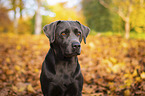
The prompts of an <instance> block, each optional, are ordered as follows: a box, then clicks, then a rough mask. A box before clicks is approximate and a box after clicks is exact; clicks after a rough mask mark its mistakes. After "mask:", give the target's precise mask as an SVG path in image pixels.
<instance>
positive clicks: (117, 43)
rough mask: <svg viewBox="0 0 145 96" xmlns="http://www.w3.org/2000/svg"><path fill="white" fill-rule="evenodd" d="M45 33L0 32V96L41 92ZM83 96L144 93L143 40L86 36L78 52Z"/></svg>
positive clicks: (34, 95) (30, 95) (36, 95)
mask: <svg viewBox="0 0 145 96" xmlns="http://www.w3.org/2000/svg"><path fill="white" fill-rule="evenodd" d="M48 50H49V41H48V38H47V37H46V36H44V35H40V36H34V35H12V34H1V35H0V96H42V92H41V88H40V81H39V76H40V72H41V65H42V62H43V60H44V58H45V55H46V53H47V52H48ZM78 58H79V62H80V65H81V70H82V73H83V76H84V86H83V96H145V40H136V39H129V40H126V39H124V38H122V37H119V36H110V37H101V36H97V35H96V36H88V38H87V44H84V43H83V42H82V51H81V55H79V56H78Z"/></svg>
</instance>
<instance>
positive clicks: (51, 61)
mask: <svg viewBox="0 0 145 96" xmlns="http://www.w3.org/2000/svg"><path fill="white" fill-rule="evenodd" d="M48 53H49V54H47V56H46V58H45V61H46V66H47V67H49V66H51V68H53V69H51V70H52V73H54V74H56V72H57V70H59V69H65V70H66V69H68V70H70V72H73V73H74V72H75V69H76V67H77V63H78V58H77V56H73V57H65V56H62V57H60V56H58V55H56V54H55V51H54V50H53V49H52V48H50V50H49V52H48ZM60 65H63V67H62V66H60ZM53 70H55V71H53ZM66 71H67V70H66Z"/></svg>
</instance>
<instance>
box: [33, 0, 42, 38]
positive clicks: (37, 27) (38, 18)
mask: <svg viewBox="0 0 145 96" xmlns="http://www.w3.org/2000/svg"><path fill="white" fill-rule="evenodd" d="M37 5H38V8H37V10H36V13H35V35H40V34H41V23H42V16H41V14H40V7H41V2H40V0H37Z"/></svg>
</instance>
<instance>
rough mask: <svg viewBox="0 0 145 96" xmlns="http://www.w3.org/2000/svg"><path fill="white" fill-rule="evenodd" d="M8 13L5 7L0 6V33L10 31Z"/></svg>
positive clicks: (10, 24) (10, 23)
mask: <svg viewBox="0 0 145 96" xmlns="http://www.w3.org/2000/svg"><path fill="white" fill-rule="evenodd" d="M0 5H1V4H0ZM8 11H9V10H8V9H6V8H5V7H2V6H0V32H8V31H9V30H12V28H11V26H12V21H11V20H10V19H9V16H8ZM8 29H9V30H8Z"/></svg>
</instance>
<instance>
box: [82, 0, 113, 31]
mask: <svg viewBox="0 0 145 96" xmlns="http://www.w3.org/2000/svg"><path fill="white" fill-rule="evenodd" d="M82 8H83V12H84V15H85V17H86V19H87V24H88V26H89V27H90V28H91V29H93V30H96V31H108V30H110V31H111V30H112V28H111V25H112V22H111V19H110V16H111V14H110V12H109V11H108V9H106V8H104V7H103V6H102V5H100V4H99V2H98V1H96V0H83V1H82ZM104 26H105V28H104Z"/></svg>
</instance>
